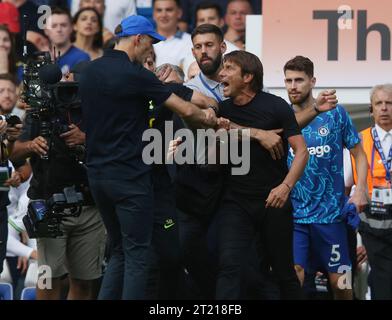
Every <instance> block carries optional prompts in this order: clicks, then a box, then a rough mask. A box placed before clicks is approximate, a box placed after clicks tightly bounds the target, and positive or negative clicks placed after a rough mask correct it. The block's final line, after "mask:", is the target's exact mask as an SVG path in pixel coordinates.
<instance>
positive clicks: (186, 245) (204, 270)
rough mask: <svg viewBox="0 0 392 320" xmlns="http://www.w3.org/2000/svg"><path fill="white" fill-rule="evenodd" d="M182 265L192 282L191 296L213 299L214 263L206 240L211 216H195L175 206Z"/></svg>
mask: <svg viewBox="0 0 392 320" xmlns="http://www.w3.org/2000/svg"><path fill="white" fill-rule="evenodd" d="M177 215H178V221H179V228H180V246H181V254H182V260H183V263H184V266H185V268H186V270H187V272H188V274H189V276H190V280H191V282H192V283H193V284H194V286H192V287H193V289H194V296H193V297H191V298H194V299H195V298H196V299H197V298H201V299H213V298H214V292H215V280H216V264H215V263H214V259H213V256H212V255H211V253H210V250H209V245H208V242H207V239H208V238H207V236H208V230H209V227H210V224H211V219H212V216H195V215H192V214H188V213H185V212H183V211H181V210H179V209H178V208H177Z"/></svg>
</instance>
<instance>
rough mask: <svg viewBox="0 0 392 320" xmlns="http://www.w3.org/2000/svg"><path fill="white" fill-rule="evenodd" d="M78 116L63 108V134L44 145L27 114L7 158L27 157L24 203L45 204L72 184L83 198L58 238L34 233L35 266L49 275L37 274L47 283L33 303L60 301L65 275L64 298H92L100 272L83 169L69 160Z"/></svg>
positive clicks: (96, 225)
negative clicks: (46, 269) (26, 198)
mask: <svg viewBox="0 0 392 320" xmlns="http://www.w3.org/2000/svg"><path fill="white" fill-rule="evenodd" d="M80 112H81V110H80V108H79V109H67V114H66V116H64V119H59V120H60V121H61V123H62V126H63V127H64V126H65V128H64V131H66V132H63V133H61V134H58V135H53V136H52V141H51V143H50V144H48V141H47V140H46V139H45V138H44V137H42V136H40V135H39V128H37V124H36V121H35V119H33V117H32V114H31V113H30V112H28V113H27V115H26V119H25V126H24V128H23V131H22V134H21V135H20V137H19V139H18V141H16V143H15V147H14V150H13V153H12V158H13V159H25V158H28V157H30V161H31V165H32V168H33V173H34V175H33V178H32V180H31V182H30V188H29V190H28V196H29V198H30V199H32V200H36V199H44V200H48V199H50V198H51V197H52V196H53V194H55V193H62V192H63V190H64V188H65V187H70V186H75V187H76V191H80V192H82V193H83V198H84V199H83V207H82V211H81V214H80V215H79V216H77V217H70V216H67V217H65V218H62V220H61V222H60V231H61V232H62V235H61V236H58V237H56V238H46V237H41V236H39V235H38V238H37V248H38V266H39V267H42V266H49V267H50V269H51V274H39V277H43V278H44V279H45V280H46V283H51V287H50V286H47V288H40V287H39V286H38V288H37V299H41V300H49V299H53V300H57V299H61V293H62V292H63V291H62V286H63V285H62V283H63V282H62V280H63V279H65V278H66V276H67V275H68V276H69V292H68V297H67V298H68V299H78V300H83V299H94V298H95V297H96V292H97V288H98V279H99V278H100V277H101V273H102V268H101V266H102V259H103V252H104V249H105V241H106V232H105V228H104V226H103V223H102V220H101V217H100V215H99V212H98V210H97V208H96V207H95V205H94V202H93V200H92V198H91V197H90V195H89V191H88V182H87V176H86V172H85V169H84V167H83V165H81V164H80V163H79V162H78V161H77V158H76V156H75V154H76V150H78V147H79V148H80V147H81V146H84V143H85V134H84V132H83V131H82V128H81V114H80ZM49 145H50V146H51V147H50V148H49ZM49 149H50V150H49ZM46 156H47V157H48V159H45V157H46ZM38 283H40V281H39V282H38Z"/></svg>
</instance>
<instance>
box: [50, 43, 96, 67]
mask: <svg viewBox="0 0 392 320" xmlns="http://www.w3.org/2000/svg"><path fill="white" fill-rule="evenodd" d="M82 61H90V56H89V55H88V54H87V53H86V52H84V51H83V50H80V49H78V48H76V47H74V46H71V47H70V48H69V49H68V51H67V52H65V53H64V54H63V55H62V56H60V57H59V58H58V60H57V64H58V65H59V67H60V68H61V72H62V73H63V74H66V73H68V72H69V71H70V70H71V69H72V67H73V66H74V65H77V64H78V63H79V62H82Z"/></svg>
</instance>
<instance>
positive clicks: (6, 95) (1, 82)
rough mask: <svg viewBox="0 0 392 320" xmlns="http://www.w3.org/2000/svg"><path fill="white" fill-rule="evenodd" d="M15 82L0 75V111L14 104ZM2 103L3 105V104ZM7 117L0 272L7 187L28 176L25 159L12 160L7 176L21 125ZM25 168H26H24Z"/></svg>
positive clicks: (1, 165) (2, 133)
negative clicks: (9, 160)
mask: <svg viewBox="0 0 392 320" xmlns="http://www.w3.org/2000/svg"><path fill="white" fill-rule="evenodd" d="M16 97H17V95H16V84H15V80H14V79H13V77H12V75H9V74H2V75H0V113H1V114H3V112H2V111H1V110H3V107H5V104H7V106H8V105H11V104H12V105H15V102H16ZM3 104H4V106H3ZM7 119H8V117H4V116H2V117H1V119H0V145H1V147H0V169H1V177H2V179H1V182H0V187H1V190H0V274H1V272H2V271H3V261H4V258H5V254H6V249H7V237H8V225H7V221H8V214H7V205H8V204H9V199H8V190H7V187H10V186H14V187H17V186H19V184H20V183H21V182H23V181H25V180H26V179H27V178H28V177H29V173H28V164H27V163H25V161H19V162H16V161H15V162H13V163H12V164H13V166H14V167H15V168H16V171H14V172H13V173H12V174H11V177H9V175H10V172H11V169H10V167H9V164H8V155H9V153H10V152H11V151H12V149H13V147H14V143H15V140H16V139H17V138H18V136H19V135H20V132H21V127H22V126H21V125H20V124H16V125H10V124H9V123H8V122H7ZM26 168H27V170H26Z"/></svg>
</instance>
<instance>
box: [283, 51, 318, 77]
mask: <svg viewBox="0 0 392 320" xmlns="http://www.w3.org/2000/svg"><path fill="white" fill-rule="evenodd" d="M286 70H291V71H302V72H305V74H306V75H307V76H308V77H309V78H313V75H314V65H313V62H312V60H310V59H309V58H307V57H304V56H296V57H294V58H293V59H291V60H289V61H287V62H286V64H285V65H284V67H283V72H286Z"/></svg>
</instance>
